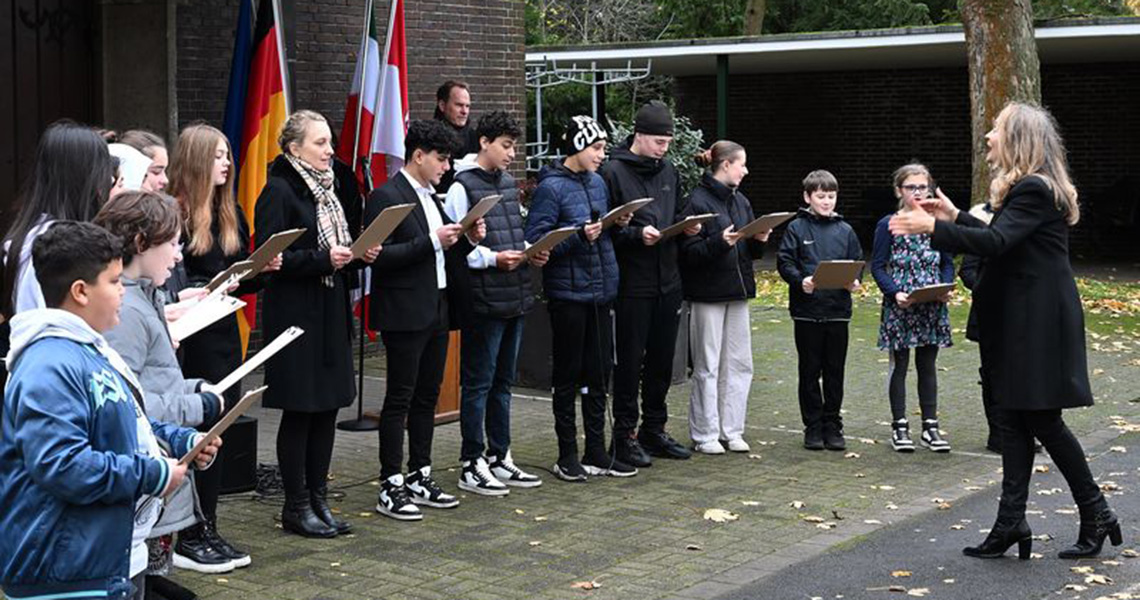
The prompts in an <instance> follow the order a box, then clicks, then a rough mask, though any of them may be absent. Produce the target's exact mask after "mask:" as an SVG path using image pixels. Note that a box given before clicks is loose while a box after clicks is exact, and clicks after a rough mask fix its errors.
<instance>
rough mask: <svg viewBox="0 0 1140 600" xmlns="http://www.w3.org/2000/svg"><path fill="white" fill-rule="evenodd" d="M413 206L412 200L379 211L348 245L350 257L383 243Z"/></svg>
mask: <svg viewBox="0 0 1140 600" xmlns="http://www.w3.org/2000/svg"><path fill="white" fill-rule="evenodd" d="M415 207H416V204H415V203H414V202H409V203H407V204H397V205H395V206H389V207H388V208H385V209H384V210H382V211H380V214H378V215H376V218H375V219H373V220H372V223H370V224H369V225H368V228H367V229H365V230H364V232H363V233H361V234H360V237H358V238H356V241H355V242H353V243H352V246H350V247H349V250H352V258H354V259H355V258H360V257H361V256H364V253H365V252H367V251H368V249H369V248H375V247H376V246H378V245H380V244H383V243H384V240H386V239H388V236H390V235H392V232H393V231H395V230H396V228H397V227H399V226H400V223H403V222H404V219H405V218H407V216H408V215H409V214H410V213H411V212H412V210H413V209H414V208H415Z"/></svg>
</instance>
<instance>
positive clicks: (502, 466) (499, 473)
mask: <svg viewBox="0 0 1140 600" xmlns="http://www.w3.org/2000/svg"><path fill="white" fill-rule="evenodd" d="M491 475H494V476H495V479H498V480H499V481H501V482H503V483H505V484H506V485H509V486H511V487H520V488H536V487H538V486H540V485H542V480H541V479H539V478H538V476H536V475H531V474H530V473H527V472H526V471H524V470H522V469H520V468H518V466H517V465H515V459H513V458H511V451H510V450H507V454H506V456H504V457H502V458H494V459H492V460H491Z"/></svg>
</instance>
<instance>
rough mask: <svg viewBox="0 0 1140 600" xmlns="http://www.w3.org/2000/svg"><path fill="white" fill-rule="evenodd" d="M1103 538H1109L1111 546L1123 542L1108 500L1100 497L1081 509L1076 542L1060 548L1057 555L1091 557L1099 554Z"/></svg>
mask: <svg viewBox="0 0 1140 600" xmlns="http://www.w3.org/2000/svg"><path fill="white" fill-rule="evenodd" d="M1104 538H1109V539H1111V540H1112V545H1113V546H1119V545H1121V544H1123V543H1124V536H1123V535H1122V534H1121V533H1120V522H1119V521H1117V520H1116V515H1115V514H1113V512H1112V509H1111V508H1109V507H1108V502H1106V501H1105V500H1103V499H1101V501H1100V502H1098V503H1097V504H1096V505H1094V506H1093V507H1092V508H1090V509H1089V510H1087V511H1085V510H1082V511H1081V531H1080V533H1079V534H1078V535H1077V543H1075V544H1073V545H1072V546H1070V547H1068V548H1066V549H1064V550H1062V551H1061V552H1060V553H1059V554H1058V555H1057V556H1060V557H1061V558H1092V557H1094V556H1096V555H1097V554H1100V549H1101V547H1102V546H1104Z"/></svg>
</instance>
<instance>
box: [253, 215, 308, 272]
mask: <svg viewBox="0 0 1140 600" xmlns="http://www.w3.org/2000/svg"><path fill="white" fill-rule="evenodd" d="M304 234H305V228H304V227H301V228H299V229H286V230H285V231H278V232H277V233H275V234H273V235H271V236H269V239H267V240H265V242H264V243H262V244H261V245H260V246H258V247H257V250H254V251H253V253H252V254H250V255H249V258H247V259H246V260H248V261H249V262H251V263H253V265H252V266H251V267H250V269H251V270H252V271H253V272H252V273H251V275H256V274H257V273H260V272H262V271H263V270H264V269H265V267H266V266H267V265H268V264H269V263H270V262H272V261H273V259H274V258H275V257H276V256H277V255H278V254H281V253H282V252H284V251H285V249H286V248H288V247H289V246H291V245H292V244H293V242H295V241H297V238H299V237H301V236H302V235H304ZM248 277H250V275H247V276H246V278H248Z"/></svg>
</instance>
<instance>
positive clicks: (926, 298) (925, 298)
mask: <svg viewBox="0 0 1140 600" xmlns="http://www.w3.org/2000/svg"><path fill="white" fill-rule="evenodd" d="M956 287H957V286H956V285H955V284H953V283H936V284H934V285H927V286H924V287H920V288H918V289H916V290H914V291H913V292H911V293H910V294H909V295H908V297H909V298H910V303H911V304H924V303H926V302H934V301H935V300H938V299H939V298H941V297H942V295H943V294H945V293H946V292H951V291H953V290H954V288H956Z"/></svg>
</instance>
